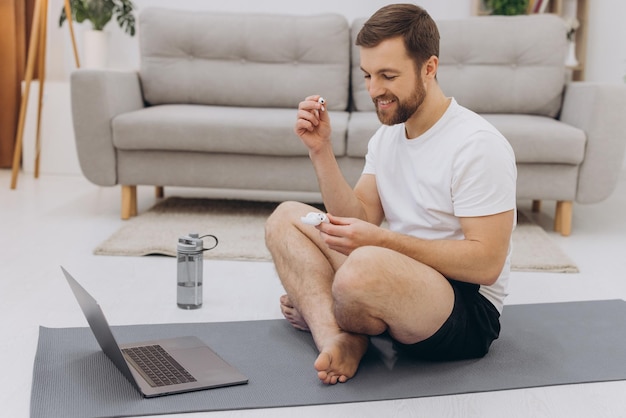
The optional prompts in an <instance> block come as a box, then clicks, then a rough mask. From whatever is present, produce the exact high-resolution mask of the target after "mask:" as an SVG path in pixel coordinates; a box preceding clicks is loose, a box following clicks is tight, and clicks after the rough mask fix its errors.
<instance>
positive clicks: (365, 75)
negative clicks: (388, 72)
mask: <svg viewBox="0 0 626 418" xmlns="http://www.w3.org/2000/svg"><path fill="white" fill-rule="evenodd" d="M363 78H365V79H366V80H369V79H370V78H372V76H371V75H369V74H363Z"/></svg>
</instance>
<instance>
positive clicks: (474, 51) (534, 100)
mask: <svg viewBox="0 0 626 418" xmlns="http://www.w3.org/2000/svg"><path fill="white" fill-rule="evenodd" d="M366 20H367V19H357V20H355V21H354V22H353V24H352V28H351V33H352V39H353V43H354V40H355V39H356V35H357V34H358V32H359V30H360V29H361V27H362V26H363V24H364V23H365V21H366ZM437 26H438V28H439V34H440V37H441V44H440V56H439V72H438V73H437V79H438V81H439V85H440V86H441V88H442V89H443V92H444V93H445V94H446V95H447V96H452V97H454V98H455V99H456V100H457V101H458V102H459V103H460V104H461V105H463V106H465V107H467V108H469V109H471V110H473V111H475V112H478V113H521V114H537V115H545V116H551V117H554V116H556V115H557V114H558V111H559V109H560V107H561V102H562V94H563V90H564V86H565V81H566V77H565V76H566V68H565V65H564V62H565V55H566V52H567V36H566V28H565V25H564V23H563V21H562V20H561V19H560V18H559V17H558V16H556V15H551V14H541V15H528V16H480V17H471V18H466V19H459V20H441V21H438V22H437ZM352 89H353V100H354V106H355V108H356V109H357V110H374V105H373V103H372V100H371V99H370V97H369V94H368V93H367V91H366V90H365V84H364V82H363V75H362V72H361V70H360V63H359V48H358V47H354V46H353V49H352Z"/></svg>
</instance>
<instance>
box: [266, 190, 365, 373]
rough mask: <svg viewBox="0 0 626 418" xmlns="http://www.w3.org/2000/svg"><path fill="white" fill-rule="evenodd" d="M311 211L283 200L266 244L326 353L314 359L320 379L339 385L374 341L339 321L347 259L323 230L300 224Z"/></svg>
mask: <svg viewBox="0 0 626 418" xmlns="http://www.w3.org/2000/svg"><path fill="white" fill-rule="evenodd" d="M311 210H314V209H313V208H311V207H309V206H307V205H304V204H300V203H295V202H286V203H283V204H281V205H280V206H279V207H278V208H277V209H276V211H275V212H274V213H273V214H272V216H270V218H269V219H268V221H267V224H266V244H267V247H268V249H269V250H270V252H271V254H272V258H273V259H274V264H275V265H276V270H277V272H278V276H279V277H280V280H281V282H282V284H283V287H284V288H285V290H286V291H287V294H288V295H289V296H288V297H289V301H290V304H291V305H292V308H293V310H294V312H297V313H298V315H299V316H300V317H301V321H302V322H303V323H304V324H306V327H307V328H308V329H309V330H310V331H311V334H312V336H313V340H314V341H315V344H316V346H317V348H318V350H319V352H320V354H319V356H318V358H317V360H316V361H315V363H314V367H315V369H316V370H317V371H318V377H319V378H320V380H322V381H323V382H324V383H327V384H335V383H337V382H345V381H347V380H348V379H350V378H351V377H353V376H354V374H355V373H356V371H357V369H358V366H359V363H360V361H361V358H362V357H363V355H364V354H365V351H366V350H367V345H368V341H369V339H368V337H367V336H365V335H360V334H353V333H348V332H345V331H344V330H342V329H341V328H340V327H339V325H338V324H337V321H336V319H335V316H334V311H333V309H334V301H333V296H332V292H331V289H332V285H333V280H334V276H335V271H336V270H337V269H338V268H339V266H340V265H341V264H342V263H343V261H344V260H345V257H344V256H342V255H341V254H339V253H337V252H334V251H331V250H329V249H328V248H327V247H326V245H325V244H324V243H323V241H322V240H321V239H320V236H319V232H318V231H317V229H315V228H314V227H312V226H310V225H305V224H302V223H301V222H300V217H301V216H304V215H306V213H308V212H309V211H311ZM288 319H289V318H288ZM298 321H300V320H298ZM290 322H291V321H290ZM292 324H293V322H292Z"/></svg>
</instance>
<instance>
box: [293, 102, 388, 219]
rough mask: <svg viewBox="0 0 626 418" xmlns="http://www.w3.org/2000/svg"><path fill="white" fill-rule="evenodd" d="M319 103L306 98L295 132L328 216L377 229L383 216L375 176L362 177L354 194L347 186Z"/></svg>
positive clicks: (326, 115) (326, 120) (324, 113)
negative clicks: (370, 225) (337, 216)
mask: <svg viewBox="0 0 626 418" xmlns="http://www.w3.org/2000/svg"><path fill="white" fill-rule="evenodd" d="M318 99H319V96H309V97H307V98H306V99H305V100H304V101H302V102H301V103H300V105H299V106H298V120H297V122H296V126H295V132H296V134H297V135H298V136H299V137H300V139H301V140H302V142H303V143H304V145H306V146H307V148H308V149H309V157H310V158H311V162H312V163H313V168H314V169H315V173H316V176H317V181H318V184H319V187H320V191H321V193H322V199H323V201H324V205H325V206H326V209H327V211H328V212H330V213H334V214H336V215H340V216H345V217H352V218H357V219H362V220H365V221H368V222H373V223H376V224H377V225H380V223H381V222H382V218H383V214H382V206H381V204H380V200H379V198H378V190H377V188H376V181H375V179H374V176H372V175H364V176H362V178H361V179H359V181H358V183H357V185H356V186H355V189H354V190H353V189H352V187H351V186H350V185H349V184H348V182H347V181H346V179H345V177H344V176H343V173H342V172H341V169H340V168H339V165H338V164H337V159H336V158H335V155H334V153H333V148H332V143H331V141H330V132H331V128H330V117H329V116H328V112H326V111H325V110H322V107H323V105H322V104H321V103H319V101H318Z"/></svg>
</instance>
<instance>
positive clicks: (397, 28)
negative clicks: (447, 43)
mask: <svg viewBox="0 0 626 418" xmlns="http://www.w3.org/2000/svg"><path fill="white" fill-rule="evenodd" d="M396 37H402V38H403V40H404V46H405V48H406V50H407V53H408V54H409V56H410V57H411V58H412V59H413V61H414V62H415V64H416V68H417V69H420V68H422V65H423V64H424V63H425V62H426V61H428V59H429V58H430V57H431V56H433V55H434V56H436V57H439V30H438V29H437V24H436V23H435V21H434V20H433V19H432V18H431V17H430V15H429V14H428V12H427V11H426V10H424V9H423V8H421V7H419V6H417V5H415V4H408V3H405V4H390V5H388V6H384V7H382V8H381V9H379V10H378V11H377V12H376V13H374V14H373V15H372V17H370V18H369V19H368V20H367V22H365V24H364V25H363V27H362V28H361V30H360V31H359V34H358V35H357V38H356V42H355V44H356V45H357V46H362V47H365V48H373V47H375V46H377V45H378V44H380V43H381V42H382V41H385V40H387V39H391V38H396Z"/></svg>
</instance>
